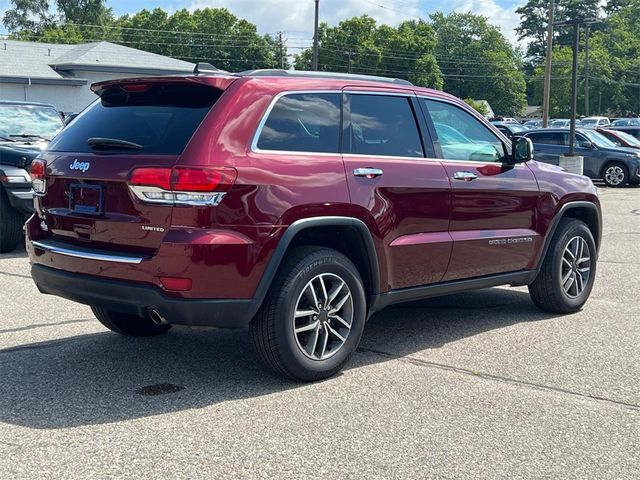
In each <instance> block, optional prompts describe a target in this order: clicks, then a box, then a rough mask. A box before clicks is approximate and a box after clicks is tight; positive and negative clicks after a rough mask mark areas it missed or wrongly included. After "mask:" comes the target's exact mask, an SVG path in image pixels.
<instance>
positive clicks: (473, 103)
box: [464, 98, 489, 117]
mask: <svg viewBox="0 0 640 480" xmlns="http://www.w3.org/2000/svg"><path fill="white" fill-rule="evenodd" d="M464 103H466V104H467V105H469V106H470V107H471V108H473V109H474V110H475V111H476V112H478V113H479V114H480V115H484V116H485V117H486V116H487V115H488V114H489V109H488V108H487V105H486V103H484V102H482V101H480V100H474V99H473V98H465V99H464Z"/></svg>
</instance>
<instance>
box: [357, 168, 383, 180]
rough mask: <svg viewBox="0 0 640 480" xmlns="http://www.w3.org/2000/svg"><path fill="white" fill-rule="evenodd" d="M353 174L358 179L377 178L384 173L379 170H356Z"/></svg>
mask: <svg viewBox="0 0 640 480" xmlns="http://www.w3.org/2000/svg"><path fill="white" fill-rule="evenodd" d="M353 174H354V175H355V176H356V177H365V178H376V177H379V176H380V175H382V174H383V171H382V170H381V169H379V168H368V167H367V168H356V169H354V170H353Z"/></svg>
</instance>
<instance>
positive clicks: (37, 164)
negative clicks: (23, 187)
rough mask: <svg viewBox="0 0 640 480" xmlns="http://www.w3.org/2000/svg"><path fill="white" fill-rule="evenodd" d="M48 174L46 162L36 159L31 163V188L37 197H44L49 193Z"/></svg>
mask: <svg viewBox="0 0 640 480" xmlns="http://www.w3.org/2000/svg"><path fill="white" fill-rule="evenodd" d="M46 172H47V162H46V161H45V160H40V159H35V160H34V161H33V162H31V170H30V172H29V173H30V174H31V186H32V188H33V192H34V193H35V194H36V195H44V193H45V192H46V191H47V180H46V177H45V174H46Z"/></svg>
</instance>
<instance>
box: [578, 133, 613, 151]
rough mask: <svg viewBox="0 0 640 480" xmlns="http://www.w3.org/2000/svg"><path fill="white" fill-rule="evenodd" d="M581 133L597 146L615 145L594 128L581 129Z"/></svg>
mask: <svg viewBox="0 0 640 480" xmlns="http://www.w3.org/2000/svg"><path fill="white" fill-rule="evenodd" d="M582 134H583V135H584V136H585V137H587V138H588V139H589V140H591V142H593V143H594V144H596V145H597V146H598V147H605V148H611V147H613V148H615V147H617V145H616V144H615V143H613V142H612V141H611V140H609V139H608V138H607V137H605V136H604V135H602V134H600V133H598V132H596V131H595V130H583V131H582Z"/></svg>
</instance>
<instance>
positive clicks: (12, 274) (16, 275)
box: [0, 272, 31, 280]
mask: <svg viewBox="0 0 640 480" xmlns="http://www.w3.org/2000/svg"><path fill="white" fill-rule="evenodd" d="M0 275H6V276H7V277H17V278H28V279H29V280H31V275H23V274H21V273H9V272H0Z"/></svg>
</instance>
